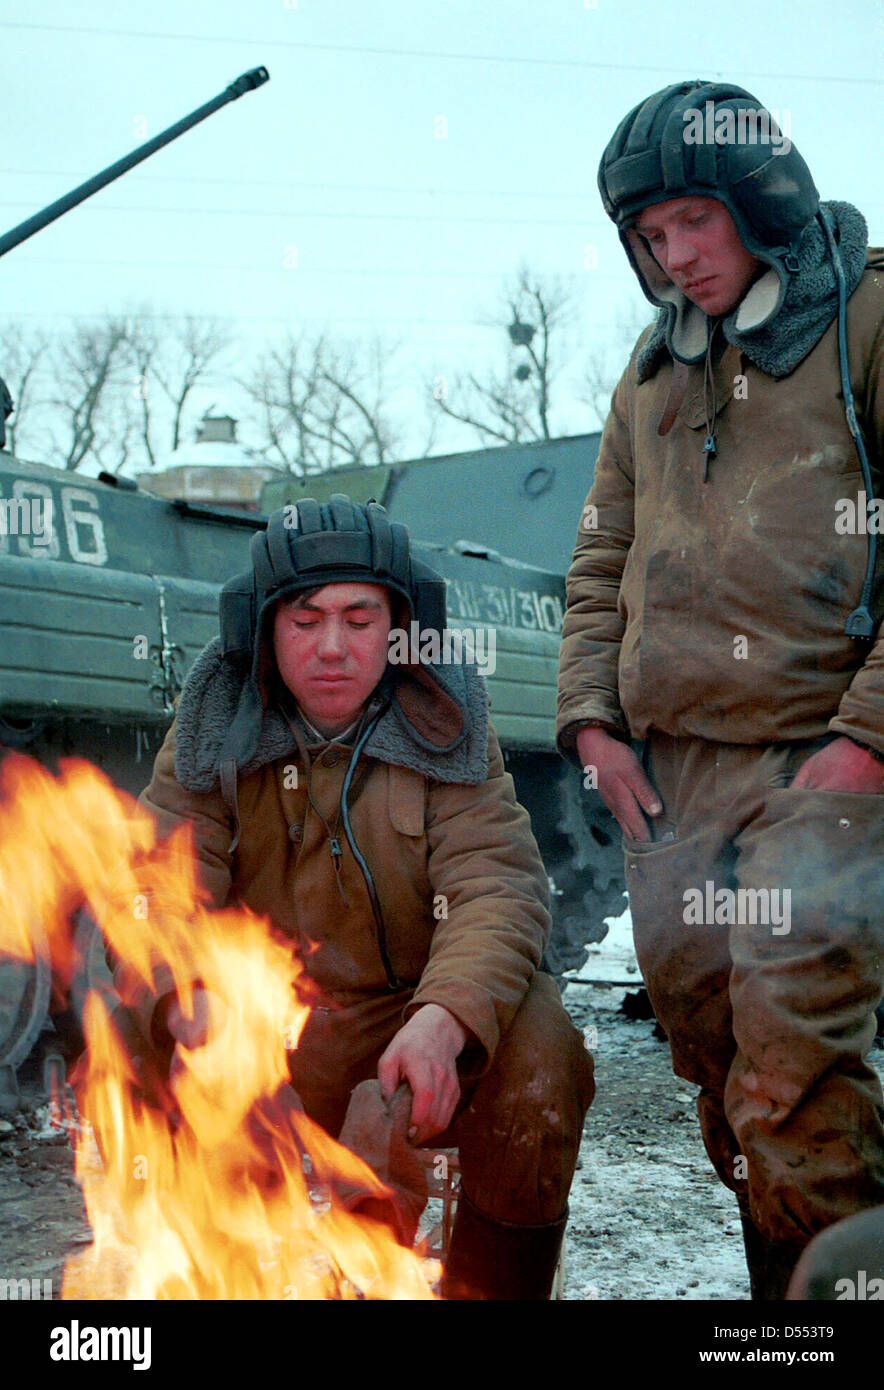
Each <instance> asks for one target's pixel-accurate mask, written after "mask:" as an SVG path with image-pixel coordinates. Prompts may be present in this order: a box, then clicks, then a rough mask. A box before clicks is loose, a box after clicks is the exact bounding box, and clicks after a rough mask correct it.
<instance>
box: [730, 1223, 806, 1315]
mask: <svg viewBox="0 0 884 1390" xmlns="http://www.w3.org/2000/svg"><path fill="white" fill-rule="evenodd" d="M740 1222H741V1224H742V1227H743V1245H744V1247H745V1250H746V1264H747V1266H748V1269H749V1291H750V1296H751V1298H752V1302H753V1303H779V1302H781V1301H782V1300H783V1299H785V1297H786V1289H787V1288H788V1286H789V1280H790V1278H791V1277H792V1271H793V1270H794V1268H795V1266H796V1264H797V1263H798V1258H799V1256H800V1255H801V1252H802V1250H803V1249H804V1246H803V1245H801V1244H792V1243H790V1242H786V1241H774V1240H768V1239H767V1237H766V1236H763V1235H762V1234H761V1232H760V1231H759V1229H758V1227H757V1226H756V1225H755V1223H754V1221H753V1220H752V1218H751V1217H750V1216H749V1215H748V1213H747V1212H746V1211H744V1210H743V1207H742V1204H741V1205H740Z"/></svg>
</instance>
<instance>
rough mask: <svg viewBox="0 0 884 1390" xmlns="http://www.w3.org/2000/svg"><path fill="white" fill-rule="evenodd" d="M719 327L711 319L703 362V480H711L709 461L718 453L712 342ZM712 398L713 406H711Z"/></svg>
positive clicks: (708, 325) (715, 321)
mask: <svg viewBox="0 0 884 1390" xmlns="http://www.w3.org/2000/svg"><path fill="white" fill-rule="evenodd" d="M717 327H718V319H709V320H708V323H707V330H706V360H705V362H704V363H703V410H704V412H705V415H706V438H705V440H704V441H703V454H704V458H705V466H704V469H703V482H704V483H708V481H709V461H710V459H714V458H715V457H716V455H717V454H718V441H717V439H716V438H715V421H716V418H717V416H718V404H717V402H716V399H715V376H714V374H713V371H712V342H713V339H714V337H715V330H716V328H717ZM710 399H711V407H710Z"/></svg>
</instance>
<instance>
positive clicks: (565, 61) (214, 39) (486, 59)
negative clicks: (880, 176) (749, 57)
mask: <svg viewBox="0 0 884 1390" xmlns="http://www.w3.org/2000/svg"><path fill="white" fill-rule="evenodd" d="M0 28H2V29H27V30H38V31H40V32H42V33H49V34H77V35H78V36H79V37H83V36H84V35H91V36H93V37H97V38H127V39H139V40H141V39H159V40H164V41H171V42H173V43H225V44H237V45H238V46H239V47H253V48H254V47H261V48H274V49H280V48H291V49H298V50H300V51H306V52H313V53H349V54H365V55H367V56H370V57H375V58H381V57H387V58H424V59H430V60H431V61H442V62H459V63H505V64H506V63H514V64H519V65H521V66H528V67H556V68H578V69H584V70H591V71H593V72H670V71H675V69H674V68H673V65H672V64H671V63H600V62H591V61H589V60H587V59H584V58H539V57H533V56H532V57H524V56H521V55H515V54H509V55H507V54H500V53H449V52H433V51H432V50H429V49H423V48H381V47H371V48H368V47H362V46H360V45H356V44H341V43H315V42H304V41H301V40H297V39H279V38H266V39H250V38H245V37H243V36H242V35H239V34H226V35H222V34H168V33H165V34H164V33H157V32H155V31H148V30H142V29H102V28H84V27H83V26H82V25H74V24H25V23H18V22H16V21H9V22H4V23H0ZM678 71H679V72H681V68H679V69H678ZM744 71H746V72H747V73H748V75H749V76H751V77H761V78H763V79H764V80H765V81H775V82H783V81H786V82H838V83H852V84H855V85H860V86H870V87H880V86H882V85H884V83H882V81H881V79H880V78H877V77H841V76H832V75H830V74H828V73H826V74H816V75H814V74H810V73H782V72H756V71H752V70H751V69H744Z"/></svg>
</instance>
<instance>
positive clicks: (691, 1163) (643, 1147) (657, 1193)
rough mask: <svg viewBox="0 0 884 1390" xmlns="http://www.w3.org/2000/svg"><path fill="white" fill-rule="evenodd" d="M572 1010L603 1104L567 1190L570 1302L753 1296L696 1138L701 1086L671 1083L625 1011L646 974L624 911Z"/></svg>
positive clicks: (641, 1028)
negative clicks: (624, 984) (630, 990)
mask: <svg viewBox="0 0 884 1390" xmlns="http://www.w3.org/2000/svg"><path fill="white" fill-rule="evenodd" d="M571 978H572V979H577V980H593V981H611V982H616V984H610V985H607V986H599V985H588V984H577V983H573V984H569V985H568V986H567V988H566V990H565V996H564V1000H565V1006H566V1007H567V1009H568V1011H569V1013H570V1014H571V1016H572V1017H573V1019H574V1021H575V1023H576V1024H577V1025H578V1027H580V1028H581V1029H583V1030H584V1032H585V1034H586V1036H587V1040H588V1042H589V1044H590V1050H591V1051H592V1052H593V1054H594V1058H595V1067H596V1085H597V1088H598V1089H597V1094H596V1099H595V1101H594V1103H593V1105H592V1107H591V1109H590V1112H589V1115H588V1116H587V1123H586V1130H585V1134H584V1140H583V1145H582V1147H581V1154H580V1168H579V1170H578V1172H577V1173H576V1175H575V1178H574V1184H573V1186H572V1189H571V1203H570V1205H571V1216H570V1221H569V1225H568V1233H567V1237H566V1253H565V1298H566V1299H586V1298H591V1299H596V1298H598V1299H623V1300H637V1299H685V1300H688V1299H709V1298H713V1299H746V1298H748V1295H749V1290H748V1283H747V1278H746V1270H745V1263H744V1259H743V1242H742V1237H741V1235H740V1222H739V1217H738V1214H737V1207H736V1202H735V1200H734V1198H733V1196H732V1195H731V1193H729V1192H728V1191H727V1190H726V1189H725V1188H724V1187H723V1186H722V1185H721V1183H719V1181H718V1179H717V1178H716V1177H715V1175H714V1173H713V1171H712V1167H711V1165H710V1163H709V1161H708V1159H707V1158H706V1154H705V1150H704V1149H703V1144H702V1141H701V1139H700V1131H699V1125H698V1123H697V1119H696V1111H695V1108H694V1096H695V1094H696V1088H695V1087H693V1086H691V1085H689V1084H688V1083H687V1082H685V1081H681V1080H680V1079H679V1078H677V1077H675V1076H673V1074H672V1067H671V1062H670V1056H669V1047H668V1045H667V1044H666V1043H665V1042H661V1041H659V1040H658V1039H657V1038H655V1037H654V1036H653V1031H654V1023H653V1021H652V1020H646V1021H638V1022H632V1021H630V1020H629V1019H628V1018H627V1017H626V1016H625V1015H624V1014H623V1013H622V1012H621V1004H622V1001H623V999H624V997H625V995H626V994H627V990H626V989H625V988H620V987H616V986H617V985H619V983H620V982H621V981H629V980H632V979H634V980H635V984H636V987H638V986H639V985H640V984H641V975H640V973H639V969H638V964H637V962H636V959H635V952H634V950H633V946H632V923H631V920H630V916H629V911H628V910H627V911H625V912H624V913H623V914H622V916H620V917H618V918H616V919H614V920H611V922H610V930H609V932H608V935H607V937H606V938H605V940H604V941H603V942H601V943H600V944H598V945H595V946H591V947H589V948H588V952H587V960H586V964H585V965H584V966H583V967H582V969H581V970H580V971H579V972H574V973H573V974H572V976H571Z"/></svg>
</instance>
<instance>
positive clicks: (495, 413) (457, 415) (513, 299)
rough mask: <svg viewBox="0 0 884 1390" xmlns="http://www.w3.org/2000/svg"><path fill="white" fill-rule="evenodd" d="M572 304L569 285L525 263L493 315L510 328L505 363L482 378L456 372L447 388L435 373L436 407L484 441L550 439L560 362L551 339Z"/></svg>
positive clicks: (567, 314)
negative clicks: (552, 396)
mask: <svg viewBox="0 0 884 1390" xmlns="http://www.w3.org/2000/svg"><path fill="white" fill-rule="evenodd" d="M572 310H573V297H572V294H571V291H570V290H569V289H568V288H567V287H566V286H565V285H564V284H563V283H562V282H561V281H558V280H553V279H549V278H545V277H542V276H540V275H537V274H534V273H533V272H532V271H530V270H529V269H527V267H523V268H522V269H521V270H520V271H519V272H518V274H517V275H516V277H515V280H514V281H513V282H512V283H511V285H510V286H509V288H508V289H506V290H505V291H504V296H503V302H502V305H501V308H500V310H499V311H498V313H497V314H496V315H495V318H494V320H493V322H494V323H495V324H500V325H501V326H505V327H506V329H507V331H508V333H509V337H510V349H509V351H508V353H507V359H506V365H505V368H504V369H503V371H502V372H501V371H497V372H495V371H492V372H489V373H487V374H486V376H485V377H484V378H482V377H479V376H478V375H477V374H475V373H473V372H468V373H466V374H460V375H458V376H456V377H455V378H454V381H453V383H452V385H451V388H450V389H449V387H448V383H447V382H446V381H445V379H444V378H442V377H440V376H437V377H436V380H435V381H434V383H433V385H432V387H431V388H430V394H431V397H432V400H433V403H434V405H435V407H436V408H437V409H438V410H440V411H441V412H442V413H443V414H445V415H448V416H450V418H451V419H453V420H458V421H460V423H461V424H465V425H469V426H471V428H473V429H475V430H477V431H478V433H479V435H480V437H481V439H482V440H483V442H488V441H496V442H498V443H501V444H518V443H520V442H521V441H523V440H526V439H527V440H530V439H550V438H551V437H552V433H553V431H552V420H551V414H552V407H551V388H552V383H553V381H554V379H555V377H556V374H557V372H558V370H559V369H560V367H561V363H560V362H557V361H556V355H555V350H554V346H555V345H554V340H556V338H557V331H558V330H560V329H561V328H562V327H563V326H564V324H565V323H566V322H567V321H568V319H569V318H570V317H571V315H572Z"/></svg>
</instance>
